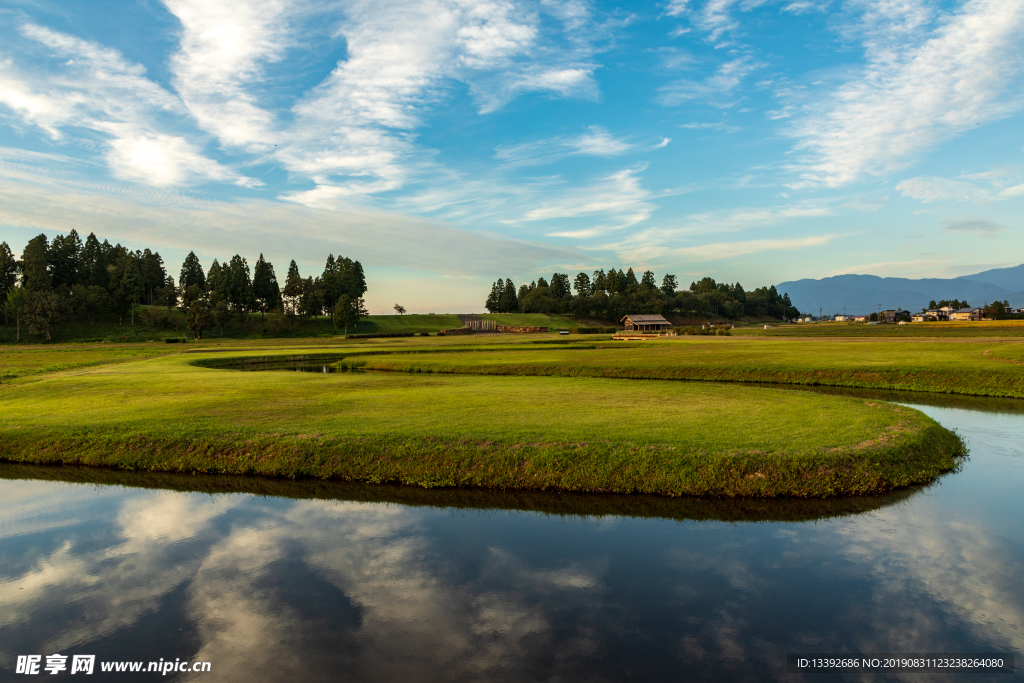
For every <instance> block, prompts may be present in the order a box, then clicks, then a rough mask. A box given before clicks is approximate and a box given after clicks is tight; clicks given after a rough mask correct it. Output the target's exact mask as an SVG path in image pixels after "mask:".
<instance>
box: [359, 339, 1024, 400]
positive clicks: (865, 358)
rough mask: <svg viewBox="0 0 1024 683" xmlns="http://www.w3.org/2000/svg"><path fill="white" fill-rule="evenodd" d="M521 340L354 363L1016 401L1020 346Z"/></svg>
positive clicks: (1022, 373) (1023, 392)
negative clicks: (468, 351)
mask: <svg viewBox="0 0 1024 683" xmlns="http://www.w3.org/2000/svg"><path fill="white" fill-rule="evenodd" d="M530 346H532V348H527V345H523V346H522V347H520V348H515V347H510V348H507V349H503V350H501V351H500V352H497V349H498V348H500V347H497V346H496V347H494V348H495V352H493V353H486V352H485V351H486V350H487V347H486V346H483V345H480V346H479V347H478V348H479V350H480V351H481V352H480V353H473V354H465V353H447V354H446V353H439V352H437V349H434V352H432V353H421V354H416V353H411V352H410V353H406V354H394V355H374V356H366V357H365V358H362V359H361V360H362V361H364V362H365V367H366V368H369V369H377V370H394V371H403V372H435V373H455V374H481V375H531V376H548V377H605V378H614V379H677V380H678V379H688V380H710V381H731V382H770V383H783V384H811V385H827V386H845V387H864V388H874V389H892V390H901V391H929V392H940V393H956V394H968V395H976V396H1005V397H1013V398H1024V368H1022V367H1021V362H1024V344H1022V343H1021V342H1016V341H1003V340H999V339H992V340H964V341H958V342H954V341H931V340H907V341H899V340H877V341H869V340H863V341H857V340H853V341H844V340H827V339H826V340H817V339H812V340H809V339H757V338H738V339H737V338H734V337H683V338H677V339H665V340H658V341H651V342H624V341H610V340H607V339H604V340H602V341H598V340H581V341H580V342H578V343H566V344H561V345H543V344H534V345H530ZM410 351H411V349H410Z"/></svg>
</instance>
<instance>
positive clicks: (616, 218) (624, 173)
mask: <svg viewBox="0 0 1024 683" xmlns="http://www.w3.org/2000/svg"><path fill="white" fill-rule="evenodd" d="M642 170H643V168H627V169H623V170H621V171H617V172H615V173H613V174H611V175H609V176H606V177H605V178H602V179H600V180H598V181H597V182H595V183H593V184H591V185H590V186H586V187H580V188H573V189H571V190H566V191H563V192H551V193H549V196H550V195H554V196H553V197H551V198H548V199H538V200H537V201H536V208H533V209H530V210H528V211H527V212H526V213H525V214H524V215H523V216H522V217H521V218H520V219H519V220H520V221H523V222H531V221H545V220H550V219H556V218H579V217H584V216H593V215H595V214H601V215H604V216H605V217H607V219H609V220H610V222H607V223H604V224H601V225H599V226H588V227H587V228H585V229H583V231H582V232H581V231H576V230H568V231H559V232H553V233H549V235H550V236H552V237H589V236H591V235H594V234H597V233H598V232H604V231H607V230H615V229H620V228H624V227H627V226H631V225H636V224H637V223H640V222H642V221H645V220H647V219H648V218H650V216H651V213H652V212H653V211H654V208H655V206H654V205H653V204H651V202H650V200H651V199H652V198H653V194H652V193H651V192H650V191H649V190H646V189H645V188H644V187H643V185H642V184H641V182H640V176H639V174H640V172H641V171H642ZM508 222H510V223H515V222H517V221H508Z"/></svg>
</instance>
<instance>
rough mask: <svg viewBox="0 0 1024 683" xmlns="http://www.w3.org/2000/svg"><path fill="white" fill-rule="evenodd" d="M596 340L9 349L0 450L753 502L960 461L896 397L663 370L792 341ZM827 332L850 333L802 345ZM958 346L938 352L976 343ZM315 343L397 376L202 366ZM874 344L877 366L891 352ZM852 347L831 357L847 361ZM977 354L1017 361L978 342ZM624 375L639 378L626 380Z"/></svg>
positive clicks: (797, 354)
mask: <svg viewBox="0 0 1024 683" xmlns="http://www.w3.org/2000/svg"><path fill="white" fill-rule="evenodd" d="M604 339H605V340H604V341H602V340H597V341H592V340H586V342H589V343H585V342H584V341H575V340H567V339H566V338H565V337H561V338H559V337H557V336H555V335H523V336H519V335H515V336H513V335H502V336H497V337H485V338H473V337H469V338H461V339H444V338H429V339H428V338H419V337H416V338H397V339H361V340H353V341H350V342H340V341H338V340H336V339H324V340H316V343H314V344H313V345H310V344H309V343H308V342H303V343H302V344H301V345H300V344H299V343H297V342H288V341H286V340H275V342H274V343H271V344H267V343H265V342H257V341H229V340H224V341H223V342H220V341H219V340H218V341H217V342H216V343H208V344H205V345H200V346H197V345H195V344H185V345H164V344H160V345H157V344H147V345H144V346H143V345H137V346H138V347H140V348H138V349H137V350H138V352H139V358H138V359H137V360H134V361H131V360H128V359H127V358H126V357H125V354H126V353H128V352H129V349H126V348H114V347H110V346H108V345H95V347H82V346H78V347H74V346H72V347H53V355H54V357H59V356H60V353H67V354H72V356H73V357H74V358H75V359H77V360H76V361H75V362H78V363H80V365H78V366H76V368H75V370H74V371H68V370H66V369H62V368H61V367H60V363H59V362H56V361H55V362H53V363H50V364H49V365H47V364H46V363H45V362H43V361H34V362H29V361H26V360H25V358H26V357H27V356H28V355H29V354H27V353H26V354H23V355H22V356H19V357H18V358H19V363H20V365H19V367H21V368H22V370H21V371H20V372H21V376H20V377H19V378H16V379H14V380H13V381H8V382H6V383H5V384H4V385H2V386H0V456H2V457H3V458H4V459H7V460H11V461H16V462H25V463H29V462H31V463H66V464H90V465H106V466H112V467H118V468H125V469H141V470H149V471H170V472H173V471H179V472H207V473H226V474H232V473H233V474H259V475H272V476H287V477H319V478H334V479H342V480H348V481H364V482H374V483H385V482H390V483H401V484H412V485H417V486H423V487H452V486H455V487H482V488H498V489H519V490H563V491H583V492H617V493H654V494H661V495H672V496H678V495H725V496H752V497H774V496H802V497H822V496H831V495H836V494H846V493H877V492H882V491H887V490H891V489H895V488H900V487H904V486H907V485H910V484H913V483H921V482H926V481H930V480H932V479H934V478H935V477H936V476H938V475H939V474H940V473H942V472H944V471H948V470H950V469H954V468H955V467H956V466H957V462H958V460H957V459H956V455H957V454H958V453H959V452H960V449H961V444H960V442H959V439H958V438H957V437H956V436H955V435H953V434H951V433H949V432H948V431H946V430H945V429H943V428H941V427H940V426H939V425H937V424H936V423H935V422H933V421H932V420H930V419H929V418H927V417H925V416H924V415H923V414H921V413H919V412H917V411H913V410H910V409H906V408H901V407H899V406H895V405H893V404H888V403H884V402H879V401H873V400H864V399H855V398H846V397H837V396H827V395H818V394H811V393H806V392H793V391H784V390H777V389H771V388H764V387H743V386H735V385H729V384H722V383H711V382H702V383H693V382H666V381H661V380H662V379H663V378H674V377H676V376H677V375H678V373H679V371H680V369H683V368H689V367H694V366H698V367H699V366H700V363H703V365H704V367H705V369H708V368H712V369H714V368H717V370H716V372H718V371H720V370H722V368H725V367H728V366H730V365H734V364H736V362H737V358H740V357H742V358H744V359H746V360H744V362H745V363H756V362H761V363H762V364H763V362H764V358H765V352H766V351H767V350H778V351H783V350H785V351H786V353H785V354H783V355H785V358H784V359H782V360H784V363H785V364H788V365H790V366H797V365H799V364H800V359H805V361H806V358H807V357H808V353H807V349H803V350H800V349H798V348H796V345H797V344H798V342H793V341H766V340H738V339H730V338H714V339H713V340H711V342H708V341H696V342H694V341H689V340H677V341H672V342H655V343H644V344H640V345H636V344H629V343H625V342H610V341H607V338H604ZM823 343H824V344H828V345H829V347H830V348H831V349H832V350H836V349H847V348H852V347H854V346H863V344H856V345H854V344H844V345H837V344H836V343H834V342H831V343H830V342H808V344H812V345H821V344H823ZM885 346H886V347H889V346H892V345H891V344H890V343H886V344H885ZM914 346H918V347H920V346H922V345H921V344H916V345H914ZM942 346H946V347H949V346H950V345H949V344H942ZM969 346H970V347H972V349H971V350H964V349H959V348H955V349H953V348H952V347H951V350H955V351H956V352H957V353H968V355H970V352H973V351H977V352H982V351H983V348H982V347H980V346H978V345H977V344H974V343H970V344H969ZM985 348H987V347H985ZM1012 350H1013V349H1011V351H1012ZM18 351H21V349H18ZM904 351H905V350H904ZM902 352H903V351H901V352H900V353H902ZM75 354H77V355H75ZM90 354H91V355H90ZM168 354H169V355H168ZM921 354H922V355H920V357H919V358H918V359H917V362H920V363H932V364H935V363H936V361H937V360H938V359H937V357H936V356H935V354H934V351H933V350H927V349H923V347H922V350H921ZM929 354H931V355H929ZM13 355H14V354H12V355H11V357H13ZM43 355H45V353H44V354H43ZM897 355H898V354H897ZM1012 355H1013V354H1010V355H1006V354H1004V356H1005V357H1006V358H1010V356H1012ZM72 356H69V357H72ZM311 356H317V357H322V358H325V359H327V362H333V361H341V365H343V366H346V367H348V366H357V367H358V366H362V367H366V368H374V367H375V368H382V369H388V370H392V372H383V373H373V372H337V373H333V374H311V373H297V372H283V371H266V372H239V371H238V370H234V369H220V368H217V367H209V366H211V365H213V366H221V368H224V367H232V366H237V363H238V362H239V360H241V359H248V360H250V361H251V360H253V359H264V360H265V359H273V358H277V359H283V358H295V357H311ZM861 356H862V354H861ZM883 356H885V354H884V353H883V354H882V355H881V356H879V357H878V358H876V359H875V360H874V361H872V362H875V363H879V362H883V361H885V362H889V361H890V360H891V359H888V360H887V358H888V357H885V358H883ZM857 357H860V356H857ZM855 358H856V357H854V356H846V357H842V358H838V359H836V358H833V359H832V365H833V367H834V368H835V371H836V372H840V371H841V369H842V368H843V367H844V365H843V363H844V362H845V363H847V364H849V363H850V362H852V361H854V360H855ZM1013 358H1015V356H1013ZM1013 358H1010V359H1011V360H1012V359H1013ZM759 359H760V360H759ZM776 360H777V361H778V360H780V359H779V358H776ZM977 362H978V363H983V364H984V363H987V364H991V365H998V366H999V367H1005V368H1009V369H1011V370H1012V371H1015V372H1017V373H1019V372H1020V371H1019V369H1018V368H1017V366H1016V365H1014V364H1013V363H1009V362H1004V363H997V362H996V361H994V360H989V359H988V358H987V357H985V356H984V355H983V356H982V360H980V361H977ZM804 365H805V366H806V362H805V363H804ZM812 365H813V364H812ZM938 365H939V366H941V367H939V370H940V371H941V370H942V367H945V365H943V364H941V363H939V364H938ZM946 365H955V362H954V363H947V364H946ZM90 366H93V367H90ZM41 368H48V370H45V371H44V370H43V369H41ZM807 369H808V368H807V367H804V368H803V370H807ZM394 370H402V372H394ZM848 370H849V368H847V371H848ZM481 374H487V375H491V376H486V377H484V376H479V375H481ZM712 374H714V373H712ZM636 377H651V378H652V379H642V380H640V381H624V379H625V378H636ZM1011 379H1012V378H1004V380H1005V381H1006V383H1007V384H1008V385H1010V384H1012V381H1011Z"/></svg>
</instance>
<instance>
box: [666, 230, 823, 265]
mask: <svg viewBox="0 0 1024 683" xmlns="http://www.w3.org/2000/svg"><path fill="white" fill-rule="evenodd" d="M836 237H837V235H813V236H810V237H797V238H787V239H760V240H745V241H736V242H714V243H711V244H702V245H699V246H695V247H682V248H679V249H673V250H671V252H670V253H671V254H673V255H675V256H678V257H683V258H690V259H700V260H708V261H710V260H715V259H724V258H733V257H736V256H746V255H748V254H758V253H761V252H766V251H789V250H793V249H806V248H809V247H820V246H823V245H825V244H828V243H829V242H831V241H832V240H834V239H835V238H836Z"/></svg>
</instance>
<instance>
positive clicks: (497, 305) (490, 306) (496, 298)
mask: <svg viewBox="0 0 1024 683" xmlns="http://www.w3.org/2000/svg"><path fill="white" fill-rule="evenodd" d="M504 289H505V283H504V282H502V281H501V280H500V279H499V280H498V281H497V282H495V283H494V284H492V285H491V293H490V295H489V296H488V297H487V302H486V303H485V304H484V307H485V308H486V309H487V311H488V313H500V312H501V292H502V290H504Z"/></svg>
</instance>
